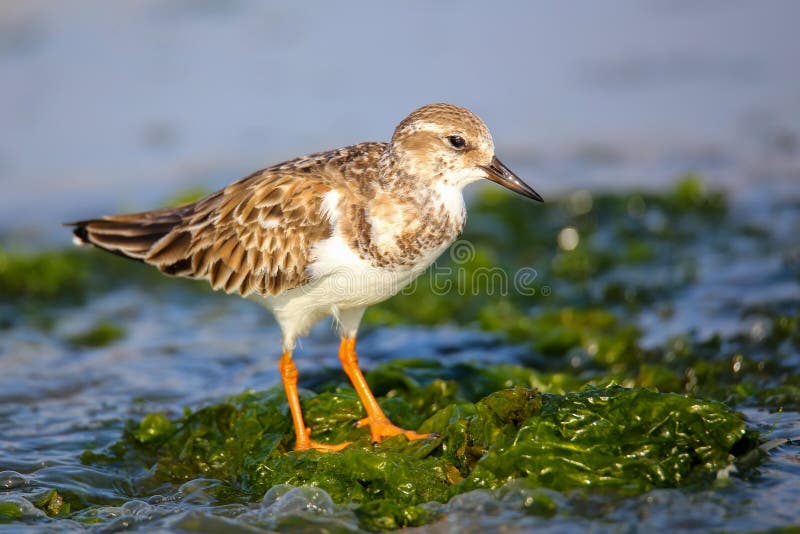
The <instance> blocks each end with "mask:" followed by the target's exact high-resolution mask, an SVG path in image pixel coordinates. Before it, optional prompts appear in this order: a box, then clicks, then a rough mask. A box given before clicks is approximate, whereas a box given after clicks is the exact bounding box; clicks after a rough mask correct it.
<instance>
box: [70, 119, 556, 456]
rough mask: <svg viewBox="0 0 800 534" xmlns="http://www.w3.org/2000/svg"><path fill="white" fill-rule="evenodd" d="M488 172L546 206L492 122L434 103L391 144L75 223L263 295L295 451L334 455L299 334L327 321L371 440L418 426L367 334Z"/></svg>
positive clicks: (119, 247) (87, 238)
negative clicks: (304, 367) (365, 320)
mask: <svg viewBox="0 0 800 534" xmlns="http://www.w3.org/2000/svg"><path fill="white" fill-rule="evenodd" d="M479 180H489V181H492V182H495V183H497V184H500V185H502V186H504V187H506V188H508V189H510V190H511V191H513V192H515V193H518V194H520V195H522V196H525V197H528V198H529V199H533V200H536V201H539V202H542V201H543V199H542V197H541V196H540V195H539V193H537V192H536V191H535V190H534V189H533V188H532V187H531V186H529V185H528V184H527V183H525V182H524V181H523V180H522V179H520V178H519V177H518V176H517V175H516V174H514V173H513V172H512V171H511V170H509V169H508V167H506V166H505V165H504V164H503V163H502V162H501V161H500V160H499V159H498V158H497V157H496V156H495V149H494V142H493V139H492V136H491V133H490V132H489V129H488V127H487V126H486V124H485V123H484V122H483V120H481V119H480V118H479V117H478V116H477V115H476V114H475V113H473V112H471V111H469V110H468V109H466V108H463V107H460V106H456V105H453V104H446V103H435V104H429V105H425V106H423V107H420V108H419V109H416V110H414V111H413V112H411V113H410V114H409V115H408V116H407V117H405V118H404V119H403V120H402V121H401V122H400V123H399V124H398V125H397V127H396V128H395V130H394V132H393V134H392V136H391V139H390V141H389V142H364V143H360V144H355V145H351V146H346V147H343V148H338V149H334V150H329V151H326V152H318V153H314V154H310V155H307V156H303V157H299V158H296V159H292V160H289V161H286V162H283V163H278V164H276V165H273V166H271V167H267V168H264V169H262V170H259V171H256V172H254V173H252V174H250V175H249V176H246V177H244V178H242V179H240V180H238V181H236V182H233V183H231V184H230V185H228V186H227V187H225V188H223V189H220V190H218V191H216V192H214V193H212V194H210V195H208V196H206V197H205V198H202V199H201V200H198V201H196V202H191V203H187V204H184V205H181V206H178V207H171V208H165V209H156V210H153V211H145V212H141V213H133V214H125V215H110V216H103V217H99V218H95V219H87V220H82V221H77V222H73V223H67V224H68V225H69V226H71V227H72V230H73V235H74V238H73V239H74V241H75V242H76V243H77V244H90V245H94V246H95V247H98V248H100V249H103V250H106V251H109V252H112V253H114V254H117V255H120V256H123V257H125V258H130V259H133V260H138V261H140V262H143V263H145V264H148V265H151V266H154V267H156V268H158V269H159V270H161V271H162V272H163V273H165V274H167V275H172V276H179V277H188V278H194V279H202V280H206V281H208V283H210V285H211V287H212V288H213V289H215V290H221V291H224V292H226V293H228V294H233V293H235V294H238V295H240V296H242V297H245V298H248V299H252V300H255V301H257V302H258V303H260V304H262V305H264V306H265V307H266V308H267V309H269V310H271V312H272V314H273V315H274V316H275V318H276V320H277V323H278V325H279V326H280V330H281V334H282V338H281V357H280V361H279V371H280V376H281V381H282V383H283V387H284V390H285V393H286V398H287V401H288V405H289V411H290V414H291V417H292V422H293V426H294V432H295V443H294V449H295V450H298V451H303V450H309V449H314V450H317V451H320V452H335V451H339V450H341V449H343V448H344V447H346V446H348V445H349V444H350V442H343V443H337V444H329V443H321V442H318V441H315V440H312V439H311V429H310V428H309V427H308V426H307V425H306V423H305V421H304V418H303V413H302V409H301V405H300V399H299V396H298V390H297V382H298V370H297V367H296V365H295V363H294V360H293V358H292V353H293V350H294V348H295V342H296V340H297V339H298V338H299V337H301V336H303V335H306V334H307V333H308V332H309V330H310V328H311V327H312V326H313V325H314V324H316V323H317V322H319V321H321V320H322V319H324V318H325V317H327V316H332V317H333V318H334V321H335V323H336V325H337V327H338V332H339V336H340V338H341V339H340V345H339V359H340V361H341V364H342V367H343V369H344V372H345V374H346V375H347V377H348V378H349V380H350V382H351V383H352V385H353V388H354V389H355V391H356V393H357V394H358V397H359V399H360V402H361V404H362V405H363V407H364V410H365V412H366V417H365V418H364V419H362V420H360V421H359V422H358V426H359V427H369V430H370V434H371V436H370V437H371V440H372V442H373V443H377V442H380V441H382V440H384V439H386V438H389V437H393V436H398V435H404V436H405V437H406V438H407V439H409V440H418V439H425V438H428V437H430V435H429V434H420V433H417V432H416V431H414V430H406V429H403V428H400V427H398V426H396V425H395V424H393V423H392V422H391V421H390V420H389V418H388V417H387V416H386V415H385V414H384V412H383V410H382V409H381V407H380V405H379V404H378V402H377V400H376V399H375V396H374V395H373V393H372V392H371V391H370V388H369V386H368V385H367V381H366V380H365V378H364V375H363V373H362V372H361V370H360V367H359V364H358V356H357V353H356V337H357V333H358V328H359V324H360V322H361V319H362V317H363V315H364V311H365V310H366V308H367V307H368V306H370V305H373V304H377V303H379V302H382V301H384V300H386V299H388V298H389V297H391V296H393V295H395V294H396V293H398V292H399V291H401V290H402V289H403V288H404V287H406V286H408V285H409V284H410V283H411V282H412V281H414V280H415V279H416V278H417V277H418V276H419V275H420V274H422V273H423V272H424V271H425V270H426V269H427V268H428V267H429V266H430V265H431V264H432V263H433V262H434V261H435V260H436V259H437V258H438V257H439V256H440V255H441V254H442V253H443V252H444V251H445V250H446V249H447V248H448V247H449V246H450V245H451V244H452V243H453V242H454V241H455V240H456V239H457V238H458V236H459V235H460V234H461V232H462V230H463V228H464V224H465V221H466V208H465V203H464V196H463V189H464V187H465V186H466V185H468V184H470V183H472V182H476V181H479Z"/></svg>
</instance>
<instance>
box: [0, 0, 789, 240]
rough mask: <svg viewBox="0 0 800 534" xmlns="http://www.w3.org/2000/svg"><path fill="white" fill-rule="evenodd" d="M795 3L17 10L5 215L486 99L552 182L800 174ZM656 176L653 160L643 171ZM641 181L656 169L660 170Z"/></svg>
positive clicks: (5, 87)
mask: <svg viewBox="0 0 800 534" xmlns="http://www.w3.org/2000/svg"><path fill="white" fill-rule="evenodd" d="M799 18H800V6H799V5H798V4H797V3H796V2H793V1H792V0H784V1H780V0H769V1H766V2H746V1H736V0H732V1H724V0H701V1H683V0H679V1H672V0H651V1H639V0H630V1H620V2H614V3H613V4H601V3H597V2H591V1H588V0H587V1H581V2H570V3H564V2H500V3H497V4H493V5H492V6H491V7H489V6H487V5H486V4H485V3H483V2H470V1H467V2H435V3H430V2H410V3H394V4H382V3H375V2H365V1H364V2H348V3H347V4H339V3H332V2H302V3H273V2H245V1H241V0H231V1H226V2H222V1H216V0H173V1H166V0H143V1H139V2H105V1H103V0H96V1H87V0H81V1H74V2H57V1H42V0H26V1H25V2H13V1H5V2H2V3H0V72H2V74H1V75H0V76H2V83H0V118H1V119H0V120H2V124H3V128H2V130H0V184H2V191H3V193H2V195H0V229H1V230H3V231H5V232H6V233H8V232H12V231H13V232H17V233H19V232H21V231H23V230H25V231H26V232H27V233H28V236H29V237H28V238H30V236H32V235H35V236H36V239H44V240H50V239H54V240H59V241H60V240H62V239H63V233H62V232H61V231H60V230H58V229H57V228H56V225H57V224H58V223H60V222H62V221H64V220H71V219H75V218H85V217H87V216H94V215H97V214H99V213H107V212H114V211H117V210H121V209H146V208H149V207H151V206H152V205H153V203H154V202H157V201H159V200H160V199H163V198H164V196H165V195H167V194H170V193H172V192H174V191H175V190H178V189H181V188H182V187H185V186H186V185H189V184H192V185H195V184H202V185H204V186H206V187H209V188H211V187H214V188H216V187H219V186H222V185H224V184H226V183H228V182H230V181H232V180H233V179H236V178H238V177H239V176H242V175H244V174H247V173H249V172H251V171H252V170H254V169H257V168H261V167H263V166H266V165H268V164H271V163H275V162H278V161H282V160H284V159H288V158H290V157H294V156H297V155H300V154H304V153H308V152H312V151H317V150H323V149H327V148H332V147H337V146H343V145H347V144H350V143H356V142H360V141H364V140H386V139H388V138H389V137H390V135H391V132H392V129H393V128H394V126H395V124H396V123H397V122H398V121H399V120H400V119H402V118H403V117H404V116H405V115H406V114H407V113H408V112H409V111H411V110H412V109H415V108H416V107H419V106H421V105H423V104H426V103H430V102H435V101H447V102H453V103H457V104H460V105H463V106H466V107H469V108H471V109H473V110H474V111H476V112H477V113H478V114H479V115H481V116H482V118H483V119H484V120H485V121H486V122H487V123H488V124H489V126H490V128H491V129H492V131H493V134H494V136H495V142H496V143H495V144H496V145H497V148H498V153H499V155H500V156H501V158H502V159H504V160H506V161H507V163H508V164H509V165H510V166H511V167H512V168H514V169H517V170H518V172H519V173H520V174H521V175H523V176H525V177H527V178H528V180H529V181H531V182H532V183H533V184H534V185H535V187H536V188H537V189H539V190H541V191H542V193H543V194H544V195H545V196H547V195H548V194H550V195H552V194H553V193H554V192H556V191H562V190H564V189H568V188H572V187H575V186H577V185H591V186H592V187H602V188H619V187H623V186H628V185H645V186H658V185H663V184H664V183H666V182H667V181H669V180H671V179H672V178H673V177H674V176H675V175H676V173H679V172H680V171H681V170H685V169H688V168H691V169H694V170H698V169H699V170H704V171H706V174H707V176H708V179H710V180H711V181H712V182H713V183H715V184H720V185H722V186H725V187H726V188H728V189H731V190H734V191H736V190H741V189H746V190H748V191H751V190H752V189H761V188H762V187H763V186H765V185H768V186H770V187H774V186H780V187H788V188H795V187H796V184H797V181H798V171H797V159H798V155H797V154H798V135H799V132H798V129H800V69H797V59H798V47H797V36H796V22H797V20H798V19H799ZM643 170H646V172H643ZM643 181H644V183H642V182H643Z"/></svg>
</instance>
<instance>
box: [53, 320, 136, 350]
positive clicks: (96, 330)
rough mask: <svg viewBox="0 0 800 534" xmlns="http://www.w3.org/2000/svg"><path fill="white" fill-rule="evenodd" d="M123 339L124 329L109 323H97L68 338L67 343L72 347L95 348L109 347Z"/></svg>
mask: <svg viewBox="0 0 800 534" xmlns="http://www.w3.org/2000/svg"><path fill="white" fill-rule="evenodd" d="M124 337H125V329H124V328H122V327H121V326H119V325H117V324H114V323H111V322H109V321H99V322H98V323H97V324H95V325H94V326H92V327H91V328H89V329H88V330H86V331H85V332H81V333H78V334H75V335H73V336H70V337H69V338H67V341H68V342H69V343H70V344H71V345H73V346H74V347H84V348H97V347H105V346H107V345H111V344H112V343H114V342H116V341H118V340H120V339H122V338H124Z"/></svg>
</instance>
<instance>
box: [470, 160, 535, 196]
mask: <svg viewBox="0 0 800 534" xmlns="http://www.w3.org/2000/svg"><path fill="white" fill-rule="evenodd" d="M480 167H481V169H483V170H484V171H486V174H487V175H488V176H486V177H487V178H488V179H489V180H491V181H493V182H495V183H498V184H500V185H502V186H503V187H506V188H508V189H511V190H512V191H514V192H515V193H519V194H520V195H522V196H525V197H528V198H532V199H533V200H538V201H539V202H544V199H543V198H542V195H540V194H539V193H537V192H536V191H534V190H533V188H532V187H531V186H529V185H528V184H526V183H525V182H523V181H522V180H521V179H520V178H519V176H517V175H516V174H514V173H513V172H511V171H510V170H509V169H508V167H506V166H505V165H503V162H502V161H500V160H499V159H497V158H492V162H491V163H490V164H489V165H481V166H480Z"/></svg>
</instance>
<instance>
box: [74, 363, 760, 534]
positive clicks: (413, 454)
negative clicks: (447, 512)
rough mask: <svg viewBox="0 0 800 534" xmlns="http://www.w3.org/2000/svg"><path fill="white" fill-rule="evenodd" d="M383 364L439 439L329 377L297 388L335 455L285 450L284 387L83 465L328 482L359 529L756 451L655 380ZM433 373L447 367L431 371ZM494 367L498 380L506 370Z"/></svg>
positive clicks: (419, 421) (201, 414) (247, 487)
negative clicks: (478, 494) (483, 494)
mask: <svg viewBox="0 0 800 534" xmlns="http://www.w3.org/2000/svg"><path fill="white" fill-rule="evenodd" d="M411 370H412V372H411V373H410V374H409V375H408V376H405V377H401V376H400V375H398V373H397V367H395V366H393V365H386V366H383V367H381V368H379V369H377V370H375V371H374V372H372V373H370V374H369V375H368V380H369V381H370V382H371V383H372V384H373V385H374V386H375V387H376V390H382V392H383V393H384V394H386V395H387V396H386V397H383V398H382V399H381V403H382V405H383V406H384V408H385V410H386V412H387V414H388V415H389V416H390V417H391V418H393V419H394V420H395V422H396V423H398V424H400V425H402V426H406V427H412V428H418V429H419V431H421V432H425V433H435V434H436V435H437V437H434V438H431V439H426V440H420V441H415V442H408V441H407V440H406V439H405V438H404V437H402V436H398V437H395V438H391V439H388V440H385V441H384V442H383V443H380V444H375V445H373V444H371V443H370V442H369V435H368V431H367V430H366V429H362V428H357V427H356V425H355V423H356V422H357V421H358V420H359V419H360V418H361V417H363V416H364V414H363V412H362V410H361V408H360V406H359V404H358V402H357V399H356V397H355V394H354V393H353V391H352V390H350V389H348V388H334V389H331V390H330V391H326V392H324V393H321V394H320V395H309V394H307V393H306V394H304V400H303V406H304V410H305V412H306V415H307V419H308V421H309V424H310V426H312V428H313V429H314V438H315V439H317V440H320V441H325V442H338V441H342V440H349V441H352V442H353V443H352V444H351V445H350V446H349V447H348V448H346V449H344V450H343V451H342V452H339V453H333V454H321V453H318V452H315V451H304V452H294V451H292V446H293V443H294V435H293V432H292V427H291V422H290V418H289V417H288V413H287V409H286V403H285V400H284V398H283V393H282V392H281V391H280V390H278V389H275V390H272V391H267V392H262V393H248V394H245V395H241V396H239V397H236V398H232V399H230V400H229V401H227V402H224V403H221V404H217V405H213V406H209V407H206V408H202V409H200V410H198V411H195V412H191V413H187V414H186V415H184V416H183V417H182V418H180V419H179V420H177V421H170V420H168V419H167V418H166V417H164V416H163V415H161V414H151V415H148V416H146V417H145V418H144V419H143V420H142V421H141V422H139V423H132V424H131V425H130V426H129V427H128V430H127V432H126V435H125V439H124V440H123V441H122V442H120V443H118V444H116V445H115V446H114V447H112V448H111V449H110V450H109V454H107V455H98V454H95V453H91V454H87V455H85V456H84V460H85V461H89V462H92V463H98V462H100V463H116V462H126V463H128V462H134V463H136V462H139V463H141V464H143V466H144V467H145V468H147V469H150V471H149V472H150V473H151V476H152V477H153V478H154V484H158V483H164V482H173V483H180V482H183V481H186V480H191V479H195V478H198V477H203V478H212V479H218V480H221V481H223V483H224V484H226V485H227V486H228V488H229V490H230V492H229V496H230V495H242V496H244V498H246V499H249V500H258V499H260V498H261V496H262V495H263V494H264V493H265V492H266V491H267V490H268V489H270V488H272V487H274V486H277V485H280V484H291V485H295V486H301V485H309V486H316V487H319V488H321V489H323V490H325V491H326V492H327V493H328V494H329V495H330V496H331V498H332V499H333V501H334V502H336V503H339V504H350V505H352V506H354V507H355V510H356V514H357V516H358V518H359V521H360V524H361V526H362V528H369V529H372V530H380V529H385V528H397V527H404V526H412V525H416V524H422V523H425V522H429V521H431V520H433V519H435V517H436V516H437V514H435V513H433V512H431V511H430V510H429V509H427V508H424V507H423V508H420V505H421V504H424V503H426V502H430V501H438V502H447V501H448V500H449V499H450V498H451V497H453V496H455V495H458V494H460V493H464V492H466V491H470V490H475V489H479V488H483V489H490V490H495V489H498V488H501V487H503V486H504V485H505V484H507V483H509V482H510V481H511V480H515V479H520V480H522V481H524V483H525V484H526V485H528V486H530V487H531V488H550V489H555V490H575V489H581V488H607V489H609V490H614V491H618V492H622V493H625V494H636V493H640V492H644V491H647V490H649V489H652V488H665V487H680V486H685V485H687V484H692V483H700V482H703V481H709V480H713V479H714V477H715V474H716V472H717V471H719V470H721V469H724V468H726V467H728V466H730V465H731V464H732V463H733V462H735V460H736V456H738V455H743V454H745V453H746V452H748V451H749V450H752V449H753V448H754V446H755V444H756V435H755V433H752V432H749V431H748V430H747V429H746V428H745V424H744V421H743V419H742V417H741V416H740V415H739V414H738V413H736V412H734V411H732V410H730V409H729V408H727V407H726V406H725V405H723V404H721V403H718V402H713V401H705V400H700V399H697V398H694V397H692V396H687V395H679V394H665V393H659V392H658V391H656V390H655V389H628V388H623V387H620V386H609V387H591V386H587V387H584V388H583V389H582V390H580V391H577V392H572V393H564V394H555V393H540V392H538V391H537V390H535V389H531V388H530V387H512V388H510V389H500V390H495V391H491V389H490V388H494V387H496V386H497V385H498V383H499V382H505V383H508V382H509V381H510V382H511V385H514V386H519V385H525V384H531V383H533V382H538V381H539V380H541V379H542V377H541V376H540V375H539V374H537V373H535V372H534V371H530V370H528V369H525V368H522V367H515V366H501V367H498V368H496V369H495V368H491V367H489V368H487V369H477V368H469V371H470V372H471V373H472V374H473V376H474V378H475V380H474V384H471V385H470V384H468V383H466V384H461V383H459V382H458V381H456V380H447V378H448V377H449V378H454V377H458V376H461V375H462V374H463V373H465V372H466V371H467V368H465V367H464V366H461V367H460V369H459V368H458V366H456V367H454V368H450V369H449V370H448V369H444V372H443V375H444V377H445V380H441V379H432V380H431V379H429V377H430V376H431V375H432V374H434V370H433V369H431V368H425V367H423V366H419V367H417V368H413V367H412V368H411ZM438 370H439V371H443V369H441V368H440V369H438ZM503 377H504V378H503Z"/></svg>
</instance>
